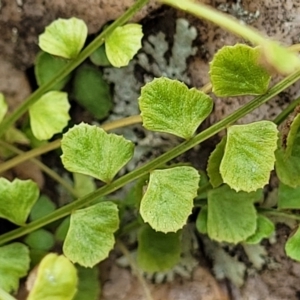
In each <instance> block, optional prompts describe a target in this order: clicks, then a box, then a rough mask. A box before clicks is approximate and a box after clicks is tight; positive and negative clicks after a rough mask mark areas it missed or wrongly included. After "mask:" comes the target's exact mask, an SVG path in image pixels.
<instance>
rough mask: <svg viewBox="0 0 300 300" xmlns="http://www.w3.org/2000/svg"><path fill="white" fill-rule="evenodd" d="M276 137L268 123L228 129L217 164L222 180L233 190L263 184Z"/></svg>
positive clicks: (260, 122) (275, 145)
mask: <svg viewBox="0 0 300 300" xmlns="http://www.w3.org/2000/svg"><path fill="white" fill-rule="evenodd" d="M277 134H278V131H277V128H276V125H275V124H274V123H273V122H270V121H259V122H255V123H251V124H247V125H234V126H231V127H229V128H228V134H227V143H226V147H225V153H224V156H223V159H222V162H221V165H220V173H221V176H222V178H223V181H224V182H225V183H227V184H228V185H229V186H230V187H231V188H233V189H235V190H236V191H240V190H243V191H246V192H251V191H255V190H257V189H259V188H262V187H263V186H264V185H265V184H267V183H268V181H269V177H270V172H271V171H272V170H273V168H274V163H275V154H274V152H275V150H276V148H277Z"/></svg>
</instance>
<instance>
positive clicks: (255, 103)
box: [0, 70, 300, 245]
mask: <svg viewBox="0 0 300 300" xmlns="http://www.w3.org/2000/svg"><path fill="white" fill-rule="evenodd" d="M298 79H300V70H299V71H297V72H294V73H292V74H291V75H289V76H287V77H286V78H285V79H283V80H282V81H281V82H279V83H278V84H276V85H275V86H274V87H272V88H271V89H270V90H269V91H268V92H267V93H266V94H264V95H261V96H259V97H256V98H254V99H253V100H252V101H250V102H248V103H247V104H245V105H244V106H242V107H241V108H239V109H238V110H236V111H235V112H233V113H232V114H230V115H229V116H227V117H226V118H224V119H223V120H221V121H219V122H218V123H216V124H214V125H212V126H211V127H209V128H207V129H206V130H204V131H202V132H201V133H199V134H197V135H196V136H195V137H193V138H191V139H190V140H188V141H185V142H183V143H181V144H180V145H178V146H176V147H174V148H173V149H171V150H170V151H168V152H166V153H164V154H162V155H161V156H159V157H157V158H156V159H154V160H152V161H150V162H148V163H147V164H145V165H144V166H141V167H139V168H137V169H135V170H134V171H132V172H130V173H128V174H126V175H124V176H122V177H120V178H118V179H116V180H115V181H113V182H112V183H110V184H107V185H105V186H103V187H101V188H99V189H98V190H96V191H94V192H92V193H90V194H88V195H86V196H84V197H82V198H79V199H78V200H76V201H74V202H72V203H69V204H67V205H66V206H63V207H61V208H59V209H57V210H56V211H54V212H53V213H51V214H49V215H47V216H45V217H42V218H40V219H38V220H36V221H33V222H31V223H29V224H28V225H25V226H24V227H21V228H18V229H15V230H13V231H10V232H8V233H5V234H3V235H1V236H0V245H1V244H4V243H7V242H9V241H11V240H14V239H16V238H18V237H20V236H23V235H25V234H27V233H29V232H31V231H34V230H36V229H38V228H41V227H43V226H45V225H47V224H49V223H52V222H54V221H56V220H59V219H61V218H63V217H65V216H67V215H69V214H71V213H72V211H74V210H76V209H79V208H81V207H83V206H86V205H88V204H89V203H91V202H93V201H94V200H96V199H99V198H100V197H103V196H105V195H107V194H110V193H112V192H114V191H116V190H118V189H120V188H121V187H123V186H124V185H126V184H127V183H129V182H131V181H133V180H135V179H137V178H139V177H141V176H143V175H146V174H148V173H149V172H150V171H151V170H154V169H156V168H157V167H159V166H161V165H163V164H165V163H167V162H168V161H170V160H172V159H173V158H175V157H177V156H179V155H181V154H182V153H184V152H186V151H187V150H189V149H191V148H193V147H195V146H196V145H198V144H199V143H202V142H203V141H205V140H207V139H208V138H210V137H212V136H213V135H215V134H217V133H218V132H220V131H221V130H223V129H225V128H227V127H228V126H229V125H230V124H232V123H234V122H236V121H237V120H238V119H240V118H242V117H244V116H245V115H247V114H248V113H250V112H251V111H253V110H254V109H256V108H258V107H259V106H260V105H262V104H264V103H265V102H267V101H268V100H270V99H271V98H272V97H274V96H276V95H277V94H278V93H280V92H282V91H283V90H284V89H286V88H288V87H289V86H290V85H292V84H293V83H294V82H296V81H297V80H298Z"/></svg>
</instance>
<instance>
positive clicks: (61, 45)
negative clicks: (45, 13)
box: [39, 18, 87, 58]
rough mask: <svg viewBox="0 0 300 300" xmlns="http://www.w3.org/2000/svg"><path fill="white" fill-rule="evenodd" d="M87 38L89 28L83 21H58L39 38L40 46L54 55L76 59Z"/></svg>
mask: <svg viewBox="0 0 300 300" xmlns="http://www.w3.org/2000/svg"><path fill="white" fill-rule="evenodd" d="M86 38H87V26H86V25H85V23H84V22H83V21H82V20H79V19H77V18H70V19H57V20H55V21H53V22H52V23H51V24H50V25H49V26H47V27H46V29H45V32H44V33H42V34H41V35H40V36H39V46H40V48H41V49H42V50H43V51H45V52H48V53H50V54H52V55H56V56H61V57H64V58H76V56H77V55H78V54H79V52H80V50H81V49H82V47H83V46H84V43H85V40H86Z"/></svg>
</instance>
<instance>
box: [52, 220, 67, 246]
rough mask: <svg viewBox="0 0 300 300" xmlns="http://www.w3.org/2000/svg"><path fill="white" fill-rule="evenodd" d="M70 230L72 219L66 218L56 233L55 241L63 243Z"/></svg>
mask: <svg viewBox="0 0 300 300" xmlns="http://www.w3.org/2000/svg"><path fill="white" fill-rule="evenodd" d="M69 228H70V217H66V218H65V219H64V220H63V221H62V222H61V223H60V224H59V226H58V227H57V229H56V231H55V239H56V240H58V241H59V242H63V241H64V240H65V238H66V236H67V234H68V231H69Z"/></svg>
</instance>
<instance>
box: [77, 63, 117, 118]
mask: <svg viewBox="0 0 300 300" xmlns="http://www.w3.org/2000/svg"><path fill="white" fill-rule="evenodd" d="M73 94H74V97H75V99H76V101H77V102H78V103H79V104H80V105H82V106H83V107H84V108H85V109H86V110H87V111H89V112H90V113H91V114H93V115H94V116H95V117H96V118H97V119H100V120H101V119H104V118H105V117H107V116H108V114H109V111H110V110H111V109H112V106H113V102H112V97H111V93H110V87H109V85H108V83H107V82H106V81H105V80H104V79H103V75H102V72H101V71H100V70H98V69H97V68H95V67H93V66H89V65H82V66H81V67H80V68H78V70H77V71H76V73H75V78H74V82H73Z"/></svg>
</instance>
